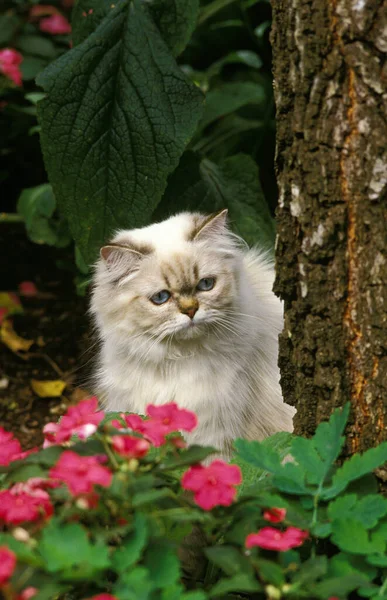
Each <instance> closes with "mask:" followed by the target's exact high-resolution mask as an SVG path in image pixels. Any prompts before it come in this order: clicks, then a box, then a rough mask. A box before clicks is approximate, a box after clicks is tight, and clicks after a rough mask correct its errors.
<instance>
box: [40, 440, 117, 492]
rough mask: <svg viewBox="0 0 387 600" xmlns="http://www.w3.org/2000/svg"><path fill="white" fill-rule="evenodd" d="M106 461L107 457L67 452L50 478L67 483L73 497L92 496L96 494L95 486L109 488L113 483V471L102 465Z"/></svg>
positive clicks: (51, 471) (52, 470)
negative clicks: (93, 493) (91, 494)
mask: <svg viewBox="0 0 387 600" xmlns="http://www.w3.org/2000/svg"><path fill="white" fill-rule="evenodd" d="M105 460H106V457H105V456H103V457H98V456H79V454H77V453H76V452H73V451H72V450H65V451H64V452H63V453H62V454H61V456H60V458H59V460H58V462H57V463H56V465H54V466H53V467H52V468H51V469H50V477H51V478H52V479H54V480H56V481H62V482H64V483H66V484H67V487H68V488H69V490H70V492H71V494H73V496H78V495H80V494H90V493H92V492H94V485H100V486H102V487H109V486H110V484H111V482H112V477H113V475H112V473H111V471H110V470H109V469H108V468H107V467H103V466H102V465H101V462H102V461H105Z"/></svg>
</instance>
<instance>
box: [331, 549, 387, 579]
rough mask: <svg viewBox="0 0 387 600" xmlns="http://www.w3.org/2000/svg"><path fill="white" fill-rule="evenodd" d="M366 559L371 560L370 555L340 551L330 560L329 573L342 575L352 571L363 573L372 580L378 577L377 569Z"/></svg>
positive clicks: (334, 575) (335, 575)
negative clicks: (364, 555) (357, 554)
mask: <svg viewBox="0 0 387 600" xmlns="http://www.w3.org/2000/svg"><path fill="white" fill-rule="evenodd" d="M365 560H367V561H368V562H370V556H366V557H363V556H356V555H353V554H348V553H347V552H339V553H338V554H335V556H333V557H332V558H331V560H330V561H329V575H330V576H333V577H340V576H343V575H349V574H351V573H362V574H363V575H364V576H365V577H367V579H368V580H369V581H372V580H373V579H374V578H375V577H376V575H377V571H376V569H373V568H372V567H370V566H369V565H368V564H367V563H366V562H365Z"/></svg>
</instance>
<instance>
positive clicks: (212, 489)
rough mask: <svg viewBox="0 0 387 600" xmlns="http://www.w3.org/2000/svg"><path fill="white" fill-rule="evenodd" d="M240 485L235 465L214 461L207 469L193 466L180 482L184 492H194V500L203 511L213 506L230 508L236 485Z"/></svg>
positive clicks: (237, 468) (240, 477)
mask: <svg viewBox="0 0 387 600" xmlns="http://www.w3.org/2000/svg"><path fill="white" fill-rule="evenodd" d="M240 483H242V473H241V470H240V468H239V467H238V466H237V465H229V464H227V463H225V462H224V461H223V460H214V461H213V462H212V463H211V464H210V465H208V467H204V466H203V465H194V466H193V467H190V468H189V469H188V471H186V472H185V473H184V475H183V478H182V480H181V485H182V487H183V488H184V489H185V490H191V491H192V492H194V500H195V502H196V504H198V505H199V506H200V507H201V508H203V509H204V510H211V509H212V508H214V507H215V506H230V504H232V502H233V501H234V498H235V496H236V492H237V490H236V487H235V486H236V485H239V484H240Z"/></svg>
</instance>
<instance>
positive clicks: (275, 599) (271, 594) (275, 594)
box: [265, 585, 281, 600]
mask: <svg viewBox="0 0 387 600" xmlns="http://www.w3.org/2000/svg"><path fill="white" fill-rule="evenodd" d="M265 592H266V597H267V598H268V599H269V600H281V591H280V590H279V589H278V588H276V587H274V585H267V586H266V587H265Z"/></svg>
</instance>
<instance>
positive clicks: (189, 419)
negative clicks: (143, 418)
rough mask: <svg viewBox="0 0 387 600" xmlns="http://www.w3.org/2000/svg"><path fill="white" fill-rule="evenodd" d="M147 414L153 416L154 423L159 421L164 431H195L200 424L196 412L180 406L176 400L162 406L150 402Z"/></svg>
mask: <svg viewBox="0 0 387 600" xmlns="http://www.w3.org/2000/svg"><path fill="white" fill-rule="evenodd" d="M146 414H147V415H148V417H151V420H152V423H154V424H155V423H158V424H159V425H160V427H162V428H163V430H164V433H165V434H167V433H172V432H173V431H180V430H183V431H193V429H195V427H196V426H197V424H198V420H197V417H196V415H195V413H193V412H191V411H190V410H186V409H185V408H179V407H178V406H177V404H176V402H169V403H168V404H162V405H161V406H155V405H154V404H148V406H147V407H146Z"/></svg>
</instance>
